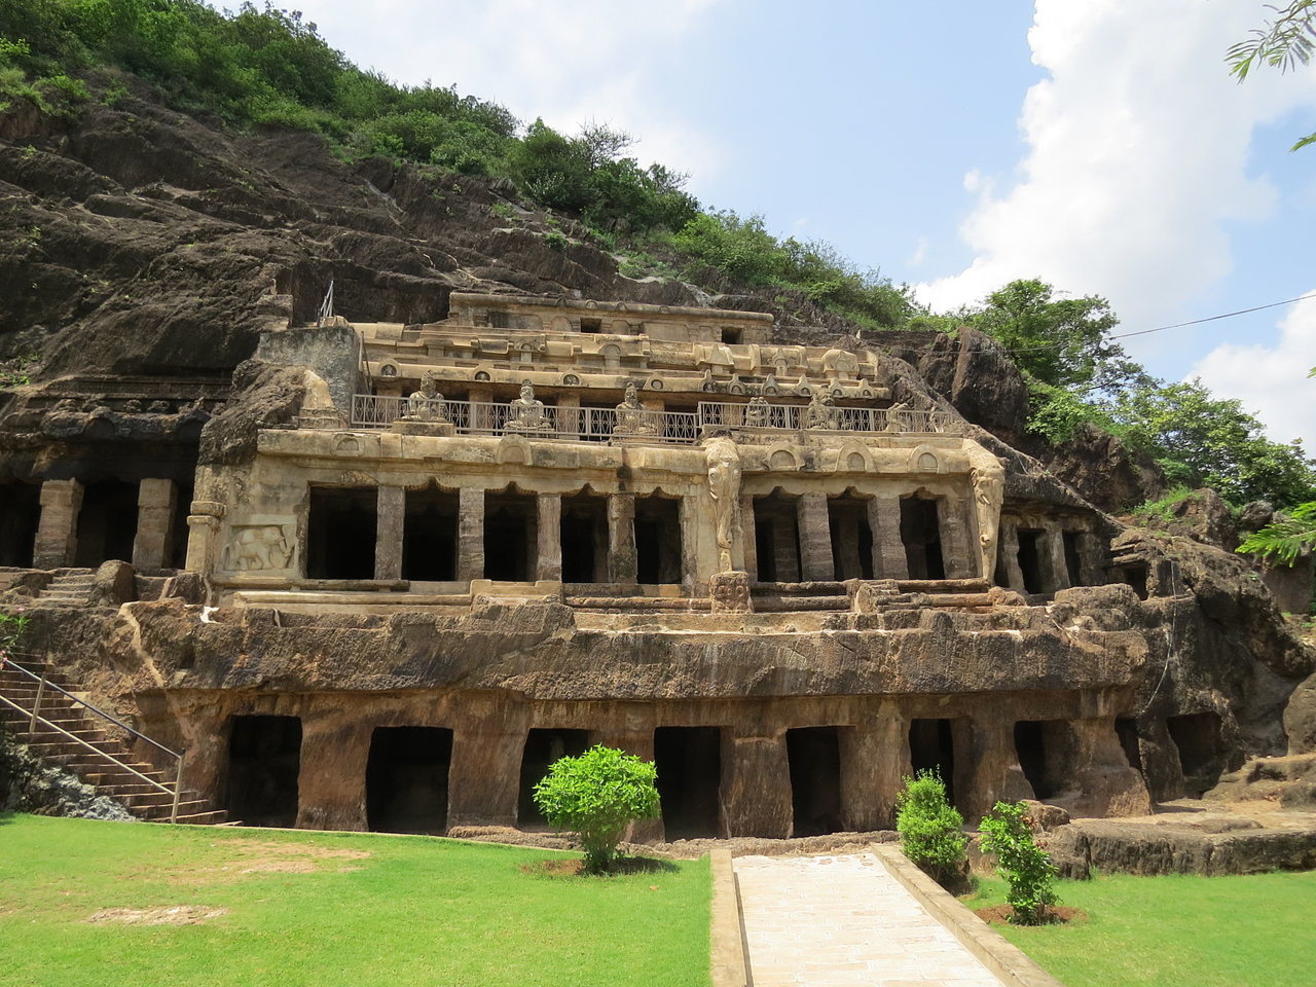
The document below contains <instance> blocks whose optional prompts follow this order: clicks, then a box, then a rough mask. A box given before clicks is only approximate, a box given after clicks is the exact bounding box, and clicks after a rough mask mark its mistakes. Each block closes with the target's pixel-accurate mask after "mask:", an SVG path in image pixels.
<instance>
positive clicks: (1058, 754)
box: [1014, 720, 1075, 800]
mask: <svg viewBox="0 0 1316 987" xmlns="http://www.w3.org/2000/svg"><path fill="white" fill-rule="evenodd" d="M1014 751H1015V754H1016V755H1017V756H1018V758H1019V767H1021V768H1023V772H1024V777H1025V778H1027V779H1028V784H1030V785H1032V786H1033V795H1034V796H1035V797H1036V798H1038V799H1039V800H1045V799H1049V798H1054V797H1055V796H1057V795H1059V794H1060V793H1061V792H1063V791H1065V790H1066V789H1067V788H1069V787H1071V782H1072V775H1073V764H1074V754H1075V743H1074V734H1073V731H1072V730H1071V729H1070V728H1069V724H1068V723H1066V722H1065V721H1064V720H1020V721H1018V722H1017V723H1015V725H1014Z"/></svg>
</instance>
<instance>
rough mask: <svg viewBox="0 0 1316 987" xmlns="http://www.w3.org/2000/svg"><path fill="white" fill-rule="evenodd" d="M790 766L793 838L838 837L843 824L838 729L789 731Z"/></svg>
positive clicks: (821, 728) (819, 728)
mask: <svg viewBox="0 0 1316 987" xmlns="http://www.w3.org/2000/svg"><path fill="white" fill-rule="evenodd" d="M786 757H787V760H788V762H789V764H790V774H791V805H792V807H793V809H794V814H795V826H794V829H793V830H792V831H791V835H792V836H823V835H826V834H827V833H838V832H840V831H841V830H842V829H843V828H844V827H843V826H842V824H841V740H840V730H839V728H837V727H799V728H797V729H795V730H787V731H786Z"/></svg>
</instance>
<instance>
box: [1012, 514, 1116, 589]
mask: <svg viewBox="0 0 1316 987" xmlns="http://www.w3.org/2000/svg"><path fill="white" fill-rule="evenodd" d="M1021 527H1022V526H1021V525H1020V524H1019V523H1018V522H1017V521H1011V520H1005V519H1003V520H1002V521H1001V529H1000V530H1001V534H1000V542H999V548H998V549H997V552H998V558H999V559H1000V568H1001V571H1002V574H1003V576H1004V582H1005V585H1006V586H1008V587H1009V588H1010V589H1012V590H1017V591H1018V592H1020V593H1024V592H1028V591H1029V587H1028V586H1027V580H1026V579H1025V578H1024V572H1023V566H1022V565H1020V562H1019V532H1020V529H1021ZM1025 530H1034V531H1036V532H1037V545H1038V551H1037V562H1038V569H1039V572H1038V581H1039V583H1040V585H1039V586H1037V587H1036V588H1034V589H1033V590H1032V591H1033V592H1038V593H1055V592H1057V591H1059V590H1062V589H1069V588H1070V587H1071V586H1073V585H1075V580H1074V578H1073V577H1072V575H1071V573H1070V567H1069V562H1068V560H1067V559H1066V556H1065V532H1064V530H1063V529H1062V528H1061V527H1060V525H1058V524H1053V523H1044V524H1042V525H1041V526H1039V527H1037V528H1035V529H1025ZM1075 536H1076V538H1077V545H1076V547H1077V553H1078V572H1077V573H1076V575H1077V577H1078V580H1077V585H1081V586H1096V585H1099V584H1101V583H1103V582H1105V579H1104V578H1103V577H1104V573H1103V572H1102V565H1101V563H1102V554H1103V553H1102V547H1101V539H1100V538H1098V536H1097V535H1096V534H1095V533H1093V532H1091V531H1079V532H1075Z"/></svg>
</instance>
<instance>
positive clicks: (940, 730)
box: [909, 720, 955, 805]
mask: <svg viewBox="0 0 1316 987" xmlns="http://www.w3.org/2000/svg"><path fill="white" fill-rule="evenodd" d="M909 762H910V766H911V767H912V768H913V769H914V774H915V775H916V776H917V775H918V773H919V772H920V771H935V772H936V773H937V774H938V775H939V776H940V778H941V780H942V781H943V782H944V783H945V785H946V798H947V800H948V801H949V802H950V803H951V805H954V804H955V737H954V730H953V729H952V723H951V721H950V720H911V721H910V723H909Z"/></svg>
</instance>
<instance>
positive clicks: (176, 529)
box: [165, 484, 193, 569]
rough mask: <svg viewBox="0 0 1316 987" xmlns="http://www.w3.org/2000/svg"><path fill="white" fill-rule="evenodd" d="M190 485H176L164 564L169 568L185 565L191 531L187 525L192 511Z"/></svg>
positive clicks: (179, 567) (180, 567) (178, 567)
mask: <svg viewBox="0 0 1316 987" xmlns="http://www.w3.org/2000/svg"><path fill="white" fill-rule="evenodd" d="M192 492H193V491H192V487H191V486H186V487H185V486H182V485H181V484H180V485H179V487H178V494H177V496H176V497H175V499H174V514H173V517H172V518H170V520H169V553H168V556H167V558H166V560H165V565H167V566H168V567H169V568H171V569H182V568H184V567H186V565H187V539H188V535H189V534H190V533H191V532H190V529H189V528H188V526H187V516H188V515H189V514H191V513H192Z"/></svg>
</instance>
